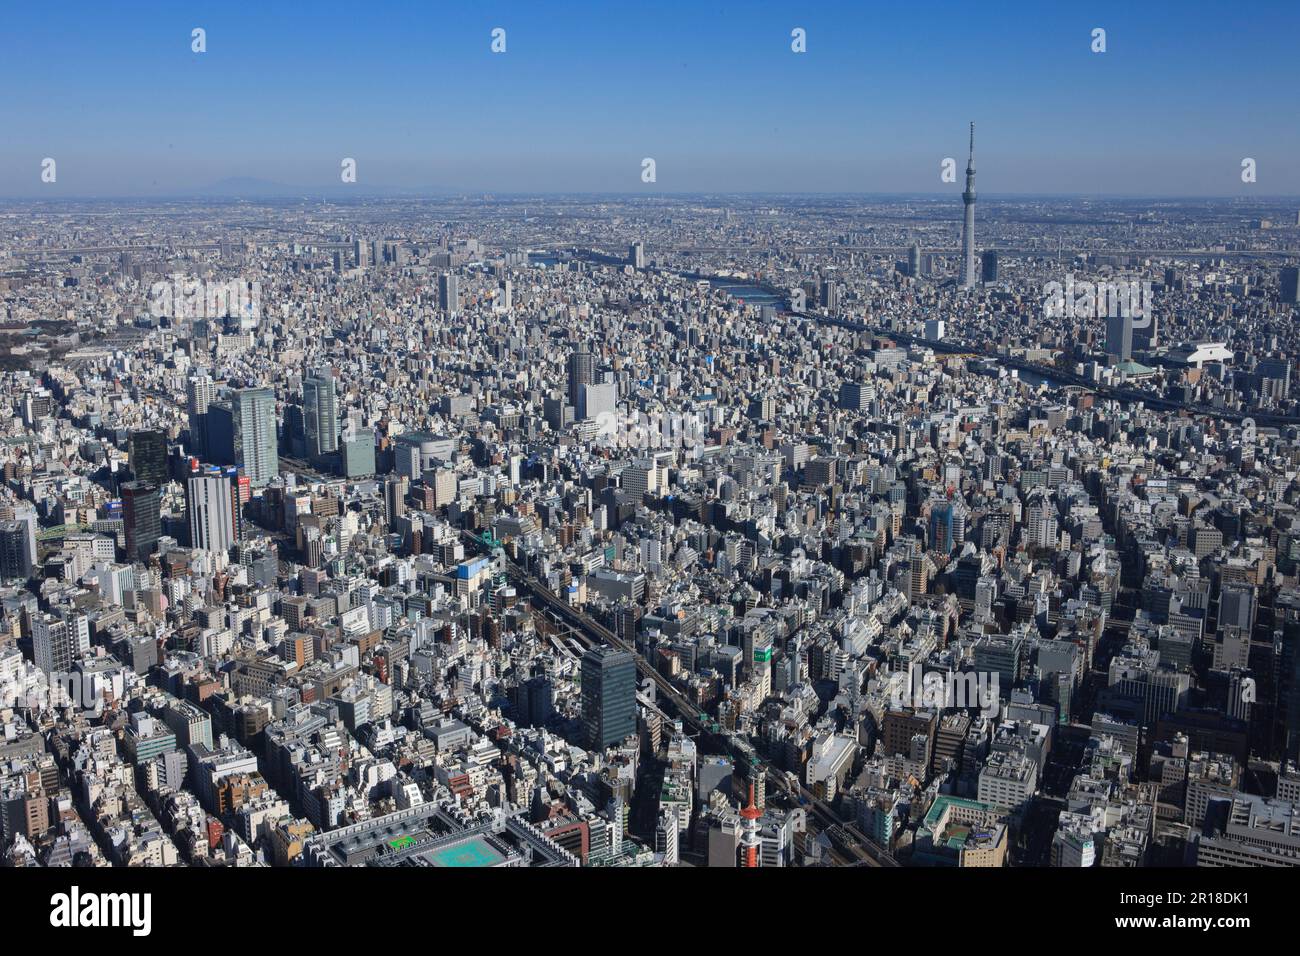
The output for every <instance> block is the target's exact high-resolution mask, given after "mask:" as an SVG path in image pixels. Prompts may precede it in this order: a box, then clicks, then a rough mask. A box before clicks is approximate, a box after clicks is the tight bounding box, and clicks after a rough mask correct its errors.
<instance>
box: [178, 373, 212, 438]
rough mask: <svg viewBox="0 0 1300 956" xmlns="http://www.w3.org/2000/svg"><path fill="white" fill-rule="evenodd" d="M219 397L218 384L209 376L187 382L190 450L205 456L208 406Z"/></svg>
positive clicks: (186, 395)
mask: <svg viewBox="0 0 1300 956" xmlns="http://www.w3.org/2000/svg"><path fill="white" fill-rule="evenodd" d="M216 397H217V384H216V382H214V381H212V379H211V378H209V377H208V376H206V375H204V376H199V377H196V378H192V379H190V380H189V381H188V382H186V383H185V398H186V404H187V406H188V408H187V410H188V412H189V418H190V451H192V452H194V453H195V454H197V455H198V456H199V457H203V456H204V455H206V454H208V445H207V422H208V406H209V405H211V404H212V402H213V401H214V400H215V399H216Z"/></svg>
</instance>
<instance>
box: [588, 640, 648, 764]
mask: <svg viewBox="0 0 1300 956" xmlns="http://www.w3.org/2000/svg"><path fill="white" fill-rule="evenodd" d="M582 724H583V728H584V730H585V731H586V738H587V745H588V747H589V748H590V749H592V750H604V749H605V748H606V747H610V746H613V745H614V744H616V743H618V742H620V741H621V740H623V739H624V738H626V737H630V736H632V735H634V734H635V733H636V661H635V659H634V658H633V657H632V655H631V654H630V653H628V652H627V651H620V650H617V649H615V648H612V647H595V648H592V649H591V650H589V651H587V653H585V654H584V655H583V656H582Z"/></svg>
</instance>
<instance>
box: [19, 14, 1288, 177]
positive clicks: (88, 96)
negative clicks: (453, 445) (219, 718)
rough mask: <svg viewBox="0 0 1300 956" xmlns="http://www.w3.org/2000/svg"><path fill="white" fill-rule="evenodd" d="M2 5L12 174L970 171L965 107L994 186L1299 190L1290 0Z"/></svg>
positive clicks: (984, 171)
mask: <svg viewBox="0 0 1300 956" xmlns="http://www.w3.org/2000/svg"><path fill="white" fill-rule="evenodd" d="M0 16H2V17H3V24H4V28H3V31H2V33H0V85H2V87H3V89H4V91H5V92H4V94H3V95H2V96H0V130H3V135H0V195H4V196H47V197H49V196H52V195H54V194H55V192H56V191H57V193H58V194H60V195H65V196H91V195H102V196H114V195H151V194H152V195H166V194H175V193H177V192H184V191H186V190H193V189H197V188H202V187H205V186H207V185H209V184H211V183H214V182H217V181H219V180H222V179H225V178H228V177H254V178H258V179H264V180H270V181H274V182H280V183H287V184H292V185H295V186H303V187H318V186H327V185H329V186H332V185H333V184H335V183H338V181H339V168H340V167H339V164H340V161H341V160H342V158H343V157H353V158H355V159H356V160H357V172H358V180H359V182H360V183H362V184H365V185H369V186H386V187H403V188H423V187H446V188H451V189H455V190H466V191H474V192H481V191H494V192H534V191H539V192H545V191H593V192H605V191H611V192H641V193H649V192H695V191H801V192H828V191H833V192H934V193H946V192H959V191H960V189H961V185H960V183H958V184H943V183H941V182H940V180H939V164H940V162H941V160H942V159H943V158H944V157H947V156H952V157H955V158H957V160H958V165H959V167H964V162H965V160H964V152H965V144H966V127H967V123H968V122H969V121H970V120H972V119H973V120H975V121H976V124H977V145H976V149H977V163H976V165H977V168H978V170H979V188H980V191H981V193H984V194H997V193H1004V194H1005V193H1090V194H1132V195H1212V196H1226V195H1243V194H1257V195H1260V196H1266V195H1270V196H1277V195H1300V125H1298V124H1297V123H1296V120H1295V118H1296V104H1297V97H1298V95H1300V82H1297V81H1298V80H1300V65H1298V63H1300V58H1297V57H1296V56H1295V53H1294V44H1295V39H1296V37H1297V36H1298V35H1300V4H1296V3H1294V2H1283V0H1265V2H1261V3H1251V4H1244V3H1240V2H1233V3H1228V2H1196V0H1185V2H1166V0H1152V2H1141V3H1134V2H1132V0H1129V2H1126V3H1109V2H1089V3H1086V4H1083V3H1056V2H1050V0H1042V2H1038V3H1029V2H1026V3H1010V2H1006V3H1003V2H998V0H966V2H962V3H955V2H946V0H927V2H921V3H908V2H898V0H894V2H887V3H885V2H876V0H857V2H845V3H839V2H827V3H768V2H756V3H735V2H727V3H718V2H709V0H704V2H699V3H690V2H667V3H644V4H639V3H635V2H631V0H629V2H609V3H588V2H566V0H546V2H541V0H530V2H509V3H494V2H490V0H476V2H473V3H464V2H454V3H453V2H448V0H423V2H411V3H397V2H394V3H384V2H371V3H361V2H358V3H343V2H336V0H322V2H314V3H311V4H306V3H302V4H298V3H289V2H277V3H266V4H261V3H258V4H252V3H248V4H244V3H232V2H226V3H212V4H205V3H131V2H124V3H120V4H119V3H114V4H105V3H102V2H97V3H89V2H86V3H82V2H67V3H60V4H58V5H57V6H48V5H42V4H32V3H22V4H19V3H14V2H12V0H11V2H8V3H6V4H4V7H3V12H2V13H0ZM194 27H203V28H204V29H205V30H206V31H207V47H208V49H207V52H206V53H203V54H195V53H193V52H191V49H190V31H191V30H192V29H193V28H194ZM494 27H502V28H504V29H505V30H506V42H507V52H506V53H504V54H493V53H492V52H491V50H490V42H491V36H490V33H491V30H492V29H493V28H494ZM795 27H802V28H804V29H805V30H806V31H807V52H806V53H804V54H795V53H793V52H791V49H790V43H791V39H790V32H791V30H792V29H793V28H795ZM1094 27H1102V28H1104V29H1105V30H1106V41H1107V51H1106V52H1105V53H1101V54H1094V53H1092V52H1091V50H1090V43H1091V31H1092V30H1093V28H1094ZM45 157H52V158H54V159H55V160H56V161H57V163H58V167H57V169H58V181H57V183H55V184H44V183H42V182H41V181H40V163H41V160H42V159H43V158H45ZM644 157H653V158H654V159H655V161H656V172H657V182H656V183H654V184H653V185H648V184H644V183H642V182H641V177H640V173H641V160H642V158H644ZM1244 157H1251V158H1253V159H1255V160H1256V162H1257V169H1258V181H1257V182H1256V183H1255V184H1253V185H1251V186H1247V185H1244V184H1243V183H1241V181H1240V168H1241V161H1242V159H1243V158H1244Z"/></svg>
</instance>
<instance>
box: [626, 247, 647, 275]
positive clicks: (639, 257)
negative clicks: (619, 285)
mask: <svg viewBox="0 0 1300 956" xmlns="http://www.w3.org/2000/svg"><path fill="white" fill-rule="evenodd" d="M627 261H628V262H629V263H630V264H631V266H632V268H633V269H644V268H645V243H643V242H640V241H639V240H638V241H637V242H634V243H632V245H631V247H630V248H629V249H628V253H627Z"/></svg>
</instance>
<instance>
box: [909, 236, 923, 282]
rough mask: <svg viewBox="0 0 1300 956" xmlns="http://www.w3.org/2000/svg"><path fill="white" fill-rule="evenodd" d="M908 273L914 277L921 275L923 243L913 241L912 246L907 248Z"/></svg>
mask: <svg viewBox="0 0 1300 956" xmlns="http://www.w3.org/2000/svg"><path fill="white" fill-rule="evenodd" d="M907 274H908V275H909V276H911V277H912V278H913V279H918V278H920V276H921V244H920V243H919V242H914V243H912V248H910V249H908V250H907Z"/></svg>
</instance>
